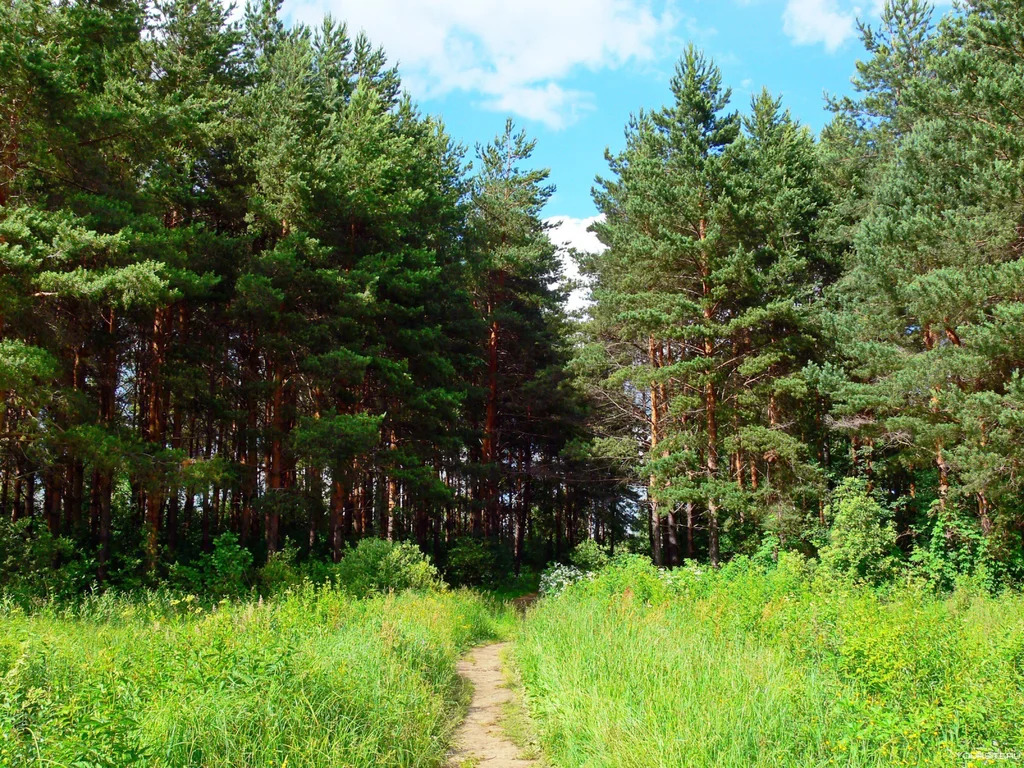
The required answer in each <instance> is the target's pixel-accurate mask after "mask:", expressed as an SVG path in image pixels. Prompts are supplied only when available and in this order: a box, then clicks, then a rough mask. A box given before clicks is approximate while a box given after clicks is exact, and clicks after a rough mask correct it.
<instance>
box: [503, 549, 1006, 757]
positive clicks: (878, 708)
mask: <svg viewBox="0 0 1024 768" xmlns="http://www.w3.org/2000/svg"><path fill="white" fill-rule="evenodd" d="M516 661H517V664H518V666H519V669H520V672H521V674H522V677H523V681H524V684H525V687H526V690H527V693H528V697H529V702H530V707H531V710H532V712H533V714H534V716H535V718H536V720H537V722H538V726H539V728H540V731H541V734H540V735H541V743H542V746H543V748H544V751H545V752H546V753H547V754H548V755H549V756H550V758H551V761H552V763H553V764H555V765H559V766H564V767H565V768H573V767H575V766H588V768H599V767H600V766H607V767H608V768H613V767H614V768H629V767H630V766H636V767H637V768H640V767H641V766H642V767H643V768H651V767H652V766H666V767H667V766H681V765H685V766H688V767H690V768H699V767H700V766H708V768H710V767H711V766H715V768H727V767H729V766H736V767H737V768H739V767H740V766H743V767H744V768H746V767H747V766H787V768H789V767H790V766H794V767H795V766H808V767H809V766H827V765H842V766H864V767H868V766H870V767H872V768H875V767H877V768H883V767H884V768H891V767H894V766H950V765H964V766H968V765H971V764H972V763H973V764H974V765H983V764H985V763H984V755H986V754H989V755H992V754H997V755H1006V754H1014V753H1017V752H1018V751H1020V750H1024V717H1022V715H1021V713H1022V712H1024V599H1022V597H1021V596H1020V595H1018V594H1010V593H1007V594H1004V595H1002V596H999V597H992V596H989V595H987V594H985V593H984V592H983V591H981V590H971V589H967V588H961V589H960V590H958V591H956V592H954V593H950V594H938V593H936V592H935V591H934V590H932V589H930V588H928V587H926V586H924V585H923V584H920V583H914V582H907V583H904V584H902V585H900V586H889V587H887V588H885V589H884V590H880V589H872V588H869V587H868V586H865V585H863V584H859V585H858V584H856V583H853V582H851V581H848V580H843V579H838V578H835V577H834V576H830V575H826V574H825V573H822V574H819V575H817V576H816V575H814V574H813V573H812V571H811V566H810V565H809V564H808V563H806V562H805V561H803V560H802V559H801V558H800V557H798V556H796V555H791V554H786V553H783V555H782V556H781V557H780V563H779V565H778V566H777V567H773V568H762V567H758V566H755V565H754V564H752V563H751V562H750V561H748V560H745V559H743V558H741V559H739V560H737V561H736V562H734V563H732V564H730V565H729V566H727V567H726V568H724V569H722V570H721V571H720V572H715V571H712V570H710V569H705V570H701V569H696V568H690V569H678V570H676V571H674V572H672V573H670V574H669V573H666V572H659V571H658V570H656V569H655V568H654V567H653V566H651V565H650V564H649V561H645V560H644V559H643V558H625V559H619V560H617V561H615V562H613V564H612V565H611V566H609V567H606V568H604V569H603V570H602V571H600V572H599V573H598V574H597V576H596V577H595V578H592V579H590V580H584V581H580V582H578V583H575V584H572V585H570V586H568V587H567V588H566V589H565V591H564V592H563V593H562V594H561V595H558V596H556V597H552V598H548V599H547V600H545V601H542V603H541V604H540V605H539V606H538V607H537V608H536V609H535V610H533V611H531V613H530V614H529V615H528V618H527V621H526V624H525V627H524V628H523V631H522V633H521V635H520V637H519V640H518V642H517V646H516Z"/></svg>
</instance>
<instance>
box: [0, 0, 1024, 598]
mask: <svg viewBox="0 0 1024 768" xmlns="http://www.w3.org/2000/svg"><path fill="white" fill-rule="evenodd" d="M861 31H862V37H863V42H864V46H865V49H866V50H865V54H864V57H863V60H862V61H861V62H860V63H859V64H858V68H857V74H856V77H855V79H854V86H855V90H854V95H853V96H851V97H842V98H840V97H836V98H832V99H830V100H829V102H828V108H829V109H830V110H831V113H832V118H831V120H830V122H829V124H828V125H827V127H826V128H825V129H824V130H823V131H822V132H821V135H820V136H815V135H814V134H813V133H812V132H811V131H810V130H809V129H808V128H806V127H804V126H801V125H800V124H799V123H798V122H797V121H796V120H795V119H794V118H792V117H791V115H790V114H789V112H787V110H786V109H785V107H784V105H783V103H782V102H781V100H780V99H779V98H777V97H775V96H773V95H771V94H769V93H767V92H764V93H761V94H758V95H757V96H756V97H755V98H754V99H753V100H752V101H751V103H750V104H749V106H747V105H741V106H743V109H742V110H741V111H735V110H734V105H733V104H732V101H731V91H730V89H729V88H728V87H727V85H726V84H724V83H723V82H722V76H721V73H720V71H719V70H718V68H717V67H716V66H715V65H714V63H713V62H712V61H710V60H709V59H708V58H706V57H705V56H704V55H703V54H702V53H701V52H699V51H698V50H696V49H693V48H689V49H687V50H686V51H685V53H684V54H683V56H682V57H681V58H680V60H679V63H678V65H677V67H676V70H675V74H674V76H673V77H672V79H671V82H670V83H669V84H668V86H669V87H668V92H667V96H666V102H667V103H666V106H664V107H661V108H658V109H653V110H648V111H638V112H637V113H636V114H635V115H634V117H633V118H632V119H631V120H630V122H629V124H628V125H627V126H626V128H625V137H624V142H623V145H622V147H621V148H619V149H618V150H616V151H609V153H608V172H607V174H606V175H605V176H604V177H602V178H600V179H598V181H597V185H596V187H595V190H594V200H595V202H596V205H597V207H598V209H599V210H600V212H601V213H602V214H603V217H602V219H601V220H600V222H599V223H598V224H597V225H595V231H596V233H597V235H598V237H599V238H600V240H601V241H602V242H603V243H604V245H605V246H606V249H605V250H603V251H602V252H601V253H594V254H575V255H574V256H575V257H576V258H577V259H578V260H579V262H580V264H581V267H582V269H583V273H584V277H585V282H586V285H587V288H588V289H589V296H590V302H589V304H588V306H587V308H586V310H585V311H584V312H583V313H582V314H583V315H584V316H583V317H581V318H577V317H573V316H572V314H571V313H569V312H567V310H566V297H567V293H568V290H569V288H570V287H571V286H570V284H568V283H567V282H566V281H565V279H564V276H563V273H562V266H561V262H560V254H559V252H558V249H556V247H555V246H554V245H553V244H552V243H551V241H550V239H549V237H548V232H547V227H546V225H545V224H544V222H543V218H542V215H543V214H542V211H543V209H544V206H545V203H546V202H547V201H548V199H549V198H550V196H551V194H552V191H553V190H552V187H551V186H550V184H549V183H548V173H547V171H545V170H543V169H539V168H535V167H534V166H533V164H532V162H531V153H532V151H533V148H534V143H533V141H532V140H531V139H530V138H529V137H528V136H526V134H524V133H523V132H521V131H519V130H518V129H517V128H516V127H515V126H514V125H513V124H512V122H511V121H509V122H507V123H506V124H505V125H504V126H501V125H498V126H496V133H497V135H496V137H495V139H494V140H493V141H492V142H490V143H488V144H485V145H481V146H479V147H477V148H476V151H475V153H470V152H468V151H467V150H466V148H464V147H462V146H460V145H458V144H457V143H456V142H454V141H453V140H452V138H451V137H450V136H449V135H448V133H446V130H445V127H444V124H443V123H442V122H441V121H440V120H439V119H438V118H436V117H432V116H426V115H424V114H422V113H421V112H420V111H419V110H418V108H417V107H416V105H415V103H414V102H413V101H412V99H411V97H410V96H409V95H407V94H406V93H405V92H404V91H403V88H402V84H401V82H400V80H399V75H398V72H397V70H396V69H395V68H394V67H393V66H392V65H391V64H390V63H389V61H388V59H387V56H386V55H385V52H384V51H382V50H381V49H379V48H376V47H375V46H374V45H373V43H372V42H371V41H369V40H367V39H366V38H365V37H364V36H353V35H351V34H350V33H349V32H348V31H347V29H346V27H345V26H344V25H343V24H340V23H336V22H332V21H330V20H327V21H325V22H324V23H323V25H322V26H320V27H317V28H309V27H306V26H302V25H294V26H286V25H285V24H284V23H283V21H282V16H281V12H280V3H279V2H276V0H261V1H259V2H256V1H255V0H254V2H251V3H250V4H248V5H247V6H246V8H245V10H244V14H243V15H242V17H241V19H240V21H232V20H231V16H230V14H229V10H228V9H226V8H225V7H224V6H222V4H221V3H220V2H219V1H218V0H158V1H149V0H103V1H102V2H91V3H77V2H70V1H69V2H64V1H63V0H61V1H59V2H49V1H45V2H44V1H43V0H15V2H13V3H10V2H9V3H5V4H4V5H3V6H2V8H0V392H2V394H3V406H2V408H0V519H2V522H0V583H5V582H6V583H14V582H16V581H18V580H19V579H39V578H40V574H42V583H43V585H44V588H50V587H53V586H54V585H56V586H58V587H60V588H67V587H70V588H72V589H84V588H86V587H88V586H89V585H91V584H94V583H100V584H114V585H118V586H132V585H137V584H142V583H148V584H152V583H156V582H157V581H159V580H160V579H163V578H165V577H168V576H169V575H173V574H174V573H179V574H180V573H181V566H183V565H184V566H187V565H188V564H189V563H193V562H198V561H199V560H201V559H202V558H203V557H204V556H205V555H204V553H210V552H211V551H213V550H215V549H216V548H217V547H218V546H221V547H222V548H223V547H227V546H228V545H229V544H230V545H231V546H234V547H236V548H241V549H244V550H245V551H247V552H251V553H252V556H253V557H254V558H255V561H256V562H257V563H264V562H267V561H269V560H271V559H273V558H274V557H275V556H277V555H278V554H279V553H281V552H288V553H290V554H289V555H288V556H289V557H294V558H297V559H298V560H299V561H305V562H317V561H320V562H322V561H331V560H333V561H338V560H339V559H341V557H342V554H343V552H344V551H345V550H346V548H347V547H349V546H350V545H351V544H353V543H354V542H355V541H356V540H359V539H361V538H367V537H379V538H383V539H392V540H405V539H408V540H412V541H415V542H416V543H418V544H419V546H420V547H421V548H423V549H424V550H426V551H428V552H430V553H431V554H432V555H433V557H434V558H435V560H436V561H437V562H438V563H439V564H441V565H442V566H444V565H445V564H449V565H450V564H452V563H453V562H459V563H461V564H462V565H463V567H465V568H466V569H467V570H468V571H472V572H473V573H475V574H477V576H479V574H478V573H477V572H476V571H474V570H473V569H474V568H475V567H476V566H475V565H474V563H477V562H478V561H487V562H488V563H490V564H491V566H489V567H499V566H500V567H502V568H506V569H512V568H515V569H516V570H518V569H519V567H520V566H521V565H524V564H525V565H528V566H534V567H536V566H540V565H542V564H543V563H545V562H548V561H550V560H553V559H560V558H563V557H564V556H566V555H567V554H568V552H569V551H570V550H571V549H572V548H573V547H574V546H575V545H577V544H578V543H579V542H581V541H584V540H587V539H594V540H596V541H597V542H598V543H600V544H601V545H603V546H605V547H606V548H609V549H611V550H613V551H614V550H616V548H619V549H629V550H631V551H635V552H643V553H649V554H650V555H651V557H652V558H653V560H654V562H655V563H656V564H658V565H665V566H677V565H680V564H681V563H682V562H683V561H684V560H698V561H701V562H704V561H706V562H709V563H710V564H711V565H713V566H719V565H720V564H722V563H725V562H727V561H729V560H730V559H733V558H735V557H736V556H737V555H749V556H761V557H767V558H773V559H777V558H778V557H779V556H780V554H781V553H782V552H784V551H787V550H795V551H798V552H800V553H802V554H805V555H809V556H820V557H821V558H822V559H825V560H830V561H831V562H833V563H835V564H837V566H838V567H840V568H842V569H847V570H852V571H855V572H859V573H860V574H861V575H862V576H870V577H879V576H881V575H884V574H885V573H886V571H887V569H888V570H892V569H894V568H896V567H907V568H911V569H913V570H914V571H915V572H917V573H919V574H920V575H922V576H924V577H926V578H928V579H931V580H933V581H934V582H936V583H938V584H940V585H949V584H951V583H952V582H953V581H954V580H955V579H956V578H957V577H958V576H959V575H961V574H966V575H975V576H979V577H980V578H982V580H984V581H985V582H986V583H988V584H989V585H990V586H995V585H998V584H1006V583H1012V582H1016V581H1019V580H1020V579H1021V578H1022V577H1024V495H1022V492H1021V491H1022V488H1021V484H1022V483H1024V476H1022V471H1024V380H1022V379H1021V376H1020V369H1021V367H1022V366H1024V260H1022V257H1024V254H1022V248H1024V107H1022V105H1024V48H1022V43H1021V41H1022V40H1024V8H1022V7H1021V6H1020V4H1019V3H1018V2H1016V1H1015V0H971V2H969V3H968V4H967V7H965V8H962V9H957V10H954V11H953V12H951V13H949V14H948V15H946V16H945V17H943V18H942V19H938V18H937V17H935V16H934V15H933V13H932V11H931V9H930V8H929V7H928V6H927V5H926V4H924V3H922V2H918V0H895V2H890V3H888V4H887V5H886V8H885V10H884V13H883V15H882V21H881V25H880V26H878V27H877V28H872V27H867V26H865V27H862V30H861ZM638 106H639V105H638ZM456 555H457V557H456ZM474 558H476V559H475V560H474ZM488 558H489V560H488ZM496 564H497V565H496ZM53 569H59V572H58V573H57V574H56V575H54V576H52V577H49V576H47V575H46V574H47V573H48V572H53ZM478 570H479V569H478ZM467 580H469V579H468V578H467Z"/></svg>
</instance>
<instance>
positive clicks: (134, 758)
mask: <svg viewBox="0 0 1024 768" xmlns="http://www.w3.org/2000/svg"><path fill="white" fill-rule="evenodd" d="M513 621H515V619H514V617H513V613H512V612H511V611H510V610H507V609H505V608H504V607H501V606H499V605H498V604H497V603H494V602H492V601H488V600H486V599H484V598H482V597H480V596H478V595H476V594H474V593H471V592H465V591H457V592H449V593H424V594H415V593H406V594H402V595H397V596H387V597H376V598H371V599H365V600H355V599H351V598H348V597H345V596H343V595H342V594H340V593H339V592H337V591H335V590H332V589H329V588H313V587H310V586H307V587H304V588H301V589H298V590H296V591H294V592H293V593H290V594H286V595H283V596H281V597H278V598H274V599H272V600H269V601H266V602H263V601H241V602H224V603H222V604H220V605H217V606H214V607H205V608H204V607H201V606H200V605H199V604H198V601H196V600H194V599H191V598H184V599H182V598H180V597H178V598H176V597H172V596H170V595H166V594H151V595H148V596H146V597H144V598H137V597H136V598H121V597H117V596H112V595H107V596H101V597H97V598H92V599H89V600H87V601H85V602H84V603H82V604H80V605H76V606H74V607H68V606H62V605H59V604H51V605H48V606H44V607H42V608H41V609H40V610H38V611H34V612H33V613H32V615H25V613H24V612H23V611H21V610H20V609H18V608H15V607H13V606H5V607H3V609H2V610H0V678H2V688H0V765H2V766H30V765H40V766H43V765H46V766H79V765H81V766H86V765H87V766H110V767H111V768H125V766H143V765H145V766H203V767H204V768H207V767H209V768H220V767H222V766H224V767H226V766H237V767H239V768H242V767H243V766H244V767H246V768H248V767H250V766H253V767H255V766H267V767H268V768H269V767H270V766H274V767H275V768H281V766H285V765H287V766H293V767H298V766H310V767H314V766H324V767H326V766H331V768H338V767H339V766H378V765H379V766H439V765H443V762H444V755H445V752H446V750H447V745H448V739H449V736H450V732H451V729H452V726H453V723H454V722H456V721H457V719H458V718H457V714H458V713H457V711H456V710H457V707H458V698H459V696H458V694H459V690H458V686H457V684H456V675H455V662H456V660H457V658H458V656H459V654H460V653H461V652H462V651H463V650H464V649H466V648H468V647H470V646H472V645H474V644H476V643H478V642H481V641H484V640H486V639H490V638H494V637H501V636H505V635H507V633H508V631H509V629H510V627H511V625H512V622H513Z"/></svg>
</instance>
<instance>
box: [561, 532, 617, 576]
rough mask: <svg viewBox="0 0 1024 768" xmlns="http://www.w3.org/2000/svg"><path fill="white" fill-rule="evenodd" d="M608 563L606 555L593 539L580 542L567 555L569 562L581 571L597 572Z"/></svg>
mask: <svg viewBox="0 0 1024 768" xmlns="http://www.w3.org/2000/svg"><path fill="white" fill-rule="evenodd" d="M608 561H609V557H608V553H607V552H605V551H604V550H603V549H602V548H601V546H600V545H599V544H598V543H597V542H596V541H594V540H593V539H587V540H586V541H584V542H582V543H581V544H579V545H578V546H577V547H576V549H574V550H573V551H572V554H571V555H569V562H570V563H572V564H573V565H575V566H576V567H577V568H579V569H580V570H581V571H599V570H601V569H602V568H604V567H605V566H606V565H608Z"/></svg>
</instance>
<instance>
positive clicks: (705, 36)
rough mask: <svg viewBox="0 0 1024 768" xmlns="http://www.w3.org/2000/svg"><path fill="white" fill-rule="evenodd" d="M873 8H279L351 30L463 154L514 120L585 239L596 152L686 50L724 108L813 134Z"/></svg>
mask: <svg viewBox="0 0 1024 768" xmlns="http://www.w3.org/2000/svg"><path fill="white" fill-rule="evenodd" d="M881 2H882V0H285V6H284V10H285V13H286V15H287V16H288V17H289V18H290V19H292V20H296V19H297V20H301V21H305V22H307V23H316V22H317V21H318V20H319V19H320V18H322V16H323V15H324V14H325V13H330V14H332V15H333V16H335V17H336V18H338V19H342V20H345V21H347V22H348V23H349V26H350V28H352V29H362V30H365V31H366V32H367V34H368V35H369V36H370V38H371V39H372V40H373V41H374V42H375V43H377V44H379V45H381V46H383V47H384V48H385V50H386V51H387V52H388V54H389V56H391V58H392V60H395V61H397V62H398V63H399V65H400V67H401V70H402V75H403V80H404V82H405V84H406V87H407V89H408V90H409V91H410V92H411V93H412V94H413V96H414V98H415V99H416V100H417V101H418V102H419V104H420V105H421V107H422V108H423V110H424V111H426V112H429V113H433V114H439V115H441V116H443V118H444V120H445V122H446V123H447V125H448V128H449V130H450V132H451V133H452V134H453V135H454V136H455V137H456V138H457V139H459V140H460V141H462V142H464V143H465V144H466V145H468V146H469V147H471V148H472V147H473V146H474V145H475V144H476V143H477V142H486V141H488V140H489V139H490V138H492V137H493V136H494V134H495V133H496V132H497V131H498V130H499V129H500V128H501V127H502V125H503V123H504V118H505V116H506V115H511V116H512V117H513V118H515V119H516V121H517V122H518V123H519V125H521V126H522V127H525V128H526V129H527V131H528V132H529V133H530V134H531V135H533V136H534V137H536V138H537V140H538V146H537V152H536V155H535V159H536V163H537V165H540V166H546V167H549V168H550V169H551V180H552V181H553V182H554V183H555V184H556V185H557V188H558V191H557V192H556V194H555V196H554V197H553V198H552V200H551V202H550V203H549V204H548V207H547V210H546V212H545V214H546V215H547V216H550V217H561V218H562V220H563V222H564V224H565V229H566V231H565V237H566V239H575V238H577V237H583V238H585V235H583V233H584V232H585V225H586V223H588V221H587V220H588V219H589V218H590V217H592V216H593V215H594V214H595V213H596V211H595V210H594V205H593V202H592V201H591V197H590V189H591V186H592V184H593V180H594V176H595V175H596V174H600V173H604V172H605V168H606V164H605V161H604V150H605V147H609V146H610V147H611V148H612V150H613V151H614V150H616V149H618V148H619V147H621V145H622V136H623V127H624V125H625V123H626V120H627V119H628V117H629V114H630V113H631V112H635V111H636V110H638V109H639V108H641V107H645V108H656V107H659V106H661V105H662V104H664V103H665V102H666V100H667V99H668V96H669V94H668V80H669V78H670V76H671V73H672V69H673V66H674V64H675V62H676V60H677V59H678V58H679V55H680V53H681V52H682V50H683V48H684V47H685V46H686V44H687V43H688V42H690V41H692V42H693V43H695V44H696V45H698V46H699V47H701V48H703V49H704V50H705V52H706V53H707V54H709V55H710V56H711V57H712V58H713V59H714V60H715V61H716V62H717V63H718V65H719V66H720V67H721V69H722V72H723V75H724V80H725V83H726V84H727V85H729V86H731V87H732V89H733V107H734V108H736V109H740V110H741V111H745V110H746V108H747V106H748V104H749V101H750V97H751V94H752V93H755V92H757V91H759V90H760V89H761V88H762V87H767V88H768V89H769V90H770V91H771V92H773V93H774V94H777V95H781V96H782V97H783V102H784V104H785V105H786V106H787V107H788V108H789V109H790V110H791V111H792V112H793V114H794V115H795V116H796V117H797V119H799V120H800V121H801V122H803V123H805V124H807V125H809V126H810V127H811V128H812V129H814V130H815V131H818V130H820V128H821V127H822V125H824V123H825V122H826V121H827V119H828V113H827V112H826V110H825V108H824V99H823V93H824V92H825V91H828V92H830V93H844V92H847V91H849V89H850V77H851V76H852V75H853V73H854V63H855V61H856V60H857V58H858V57H860V56H861V55H862V52H863V49H862V47H861V44H860V40H859V37H858V34H857V30H856V26H855V20H856V19H857V18H861V19H863V20H864V21H867V22H869V23H872V22H874V21H875V20H876V19H877V14H878V12H879V10H880V6H881Z"/></svg>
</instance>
